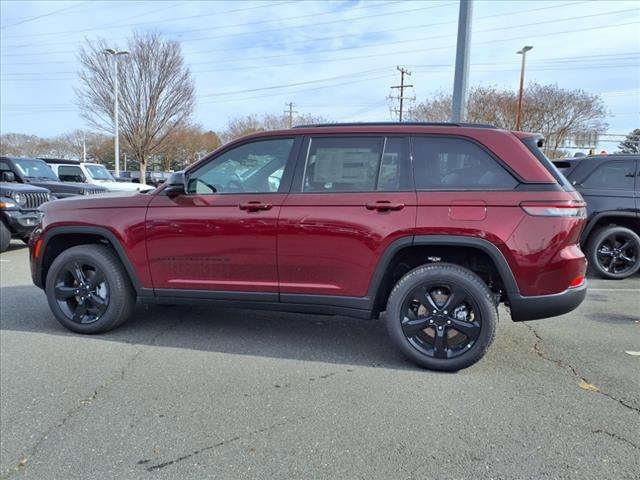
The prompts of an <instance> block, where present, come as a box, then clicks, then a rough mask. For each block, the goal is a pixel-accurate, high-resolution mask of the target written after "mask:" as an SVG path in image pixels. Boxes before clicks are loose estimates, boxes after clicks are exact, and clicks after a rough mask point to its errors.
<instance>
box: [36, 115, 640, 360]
mask: <svg viewBox="0 0 640 480" xmlns="http://www.w3.org/2000/svg"><path fill="white" fill-rule="evenodd" d="M541 146H542V139H541V138H540V137H539V136H537V135H533V134H526V133H521V132H509V131H504V130H499V129H497V128H495V127H492V126H489V125H476V124H426V123H418V124H411V123H406V124H384V123H380V124H331V125H315V126H306V127H298V128H293V129H289V130H282V131H276V132H263V133H258V134H254V135H250V136H248V137H245V138H242V139H239V140H237V141H234V142H232V143H229V144H227V145H224V146H223V147H221V148H220V149H218V150H216V151H215V152H213V153H211V154H210V155H208V156H207V157H205V158H204V159H202V160H201V161H199V162H198V163H196V164H194V165H192V166H190V167H189V168H188V169H187V170H186V171H184V172H177V173H175V174H173V175H172V176H171V177H170V178H169V179H168V180H167V181H166V182H165V183H164V184H163V185H162V186H160V187H159V188H157V189H155V190H153V191H150V192H146V193H145V192H140V193H137V194H136V193H133V194H128V195H108V196H106V195H90V196H89V197H88V198H78V197H76V198H71V199H66V200H61V201H56V202H48V203H45V204H44V205H41V207H40V209H41V210H42V211H43V212H44V214H45V215H44V217H43V218H42V219H41V221H40V222H39V223H38V225H37V226H36V228H35V230H34V231H33V233H32V234H31V237H30V240H29V255H30V262H31V274H32V278H33V282H34V283H35V285H37V286H38V287H40V288H42V289H43V290H44V291H45V292H46V296H47V300H48V303H49V306H50V308H51V310H52V312H53V314H54V316H55V317H56V318H57V320H58V321H59V322H60V323H61V324H62V325H64V326H65V327H67V328H69V329H71V330H73V331H76V332H80V333H102V332H106V331H109V330H111V329H113V328H116V327H118V326H119V325H121V324H123V323H124V322H125V321H126V320H127V318H128V317H129V316H130V315H131V313H132V311H133V308H134V306H135V303H136V300H140V301H142V302H144V303H160V304H177V303H181V302H188V303H191V302H194V301H199V300H206V301H210V302H214V304H216V305H222V306H238V307H242V308H253V309H268V310H283V311H291V312H306V313H322V314H341V315H347V316H352V317H357V318H364V319H373V318H377V317H378V316H379V315H380V314H381V313H382V312H386V313H385V322H386V324H387V328H388V331H389V336H390V338H391V340H392V342H393V344H394V345H395V346H396V347H397V348H398V349H399V350H400V352H402V353H403V354H404V355H405V356H406V357H407V358H408V359H410V360H411V361H413V362H414V363H416V364H418V365H420V366H423V367H426V368H432V369H437V370H458V369H460V368H465V367H467V366H469V365H471V364H473V363H475V362H476V361H478V360H479V359H480V358H481V357H482V356H483V355H484V354H485V352H486V350H487V349H488V347H489V345H490V344H491V342H492V340H493V337H494V334H495V331H496V322H497V317H498V305H499V304H500V303H504V304H505V305H506V306H507V307H508V308H509V309H510V313H511V319H512V320H514V321H524V320H535V319H539V318H547V317H553V316H557V315H561V314H564V313H567V312H569V311H571V310H573V309H575V308H577V307H578V305H580V303H581V302H582V301H583V299H584V297H585V294H586V269H587V259H586V257H585V255H584V253H583V250H584V251H586V252H587V253H588V256H589V258H590V261H591V263H592V265H593V266H594V268H595V271H596V272H597V273H598V274H600V275H602V276H605V277H607V278H624V277H625V276H628V275H631V274H633V273H635V272H636V271H637V270H638V268H640V237H638V233H640V215H639V211H640V208H639V207H640V205H639V204H638V202H639V201H640V199H639V198H638V189H639V188H640V185H639V184H638V177H639V170H638V169H639V165H638V157H637V156H607V157H598V158H595V157H593V158H591V157H586V158H583V159H580V160H572V161H567V162H566V164H564V163H557V164H556V165H554V164H553V163H552V162H551V161H549V160H548V159H547V158H546V157H545V156H544V155H543V153H542V151H541V149H540V147H541ZM559 168H561V169H563V170H564V172H565V175H563V174H562V173H560V171H559ZM581 193H582V194H581ZM585 200H586V202H585ZM581 246H582V249H581V248H580V247H581Z"/></svg>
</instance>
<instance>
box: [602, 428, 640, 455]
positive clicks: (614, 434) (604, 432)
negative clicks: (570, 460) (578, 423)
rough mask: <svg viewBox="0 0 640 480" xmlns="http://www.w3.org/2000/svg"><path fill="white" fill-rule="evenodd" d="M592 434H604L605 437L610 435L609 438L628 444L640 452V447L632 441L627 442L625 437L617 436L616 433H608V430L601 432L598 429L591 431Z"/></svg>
mask: <svg viewBox="0 0 640 480" xmlns="http://www.w3.org/2000/svg"><path fill="white" fill-rule="evenodd" d="M591 433H595V434H598V433H603V434H605V435H608V436H609V437H611V438H613V439H615V440H618V441H620V442H623V443H626V444H627V445H631V446H632V447H633V448H635V449H636V450H640V446H638V445H636V444H635V443H633V442H632V441H630V440H627V439H626V438H624V437H621V436H620V435H618V434H616V433H612V432H607V431H606V430H601V429H597V430H591Z"/></svg>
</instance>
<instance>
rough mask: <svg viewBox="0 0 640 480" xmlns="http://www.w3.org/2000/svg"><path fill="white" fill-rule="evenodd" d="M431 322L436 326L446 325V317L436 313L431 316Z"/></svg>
mask: <svg viewBox="0 0 640 480" xmlns="http://www.w3.org/2000/svg"><path fill="white" fill-rule="evenodd" d="M433 320H434V322H435V324H436V325H439V326H440V325H446V324H447V320H448V318H447V316H446V315H444V314H442V313H437V314H435V315H434V316H433Z"/></svg>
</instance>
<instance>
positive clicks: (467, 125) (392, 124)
mask: <svg viewBox="0 0 640 480" xmlns="http://www.w3.org/2000/svg"><path fill="white" fill-rule="evenodd" d="M403 125H406V126H411V127H463V128H493V129H497V128H498V127H496V126H495V125H490V124H488V123H453V122H350V123H316V124H311V125H296V126H295V127H293V128H320V127H322V128H324V127H399V126H403Z"/></svg>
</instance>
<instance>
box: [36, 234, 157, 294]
mask: <svg viewBox="0 0 640 480" xmlns="http://www.w3.org/2000/svg"><path fill="white" fill-rule="evenodd" d="M73 233H76V234H77V233H86V234H90V235H97V236H100V237H103V238H105V239H106V240H107V241H108V242H109V243H110V244H111V245H112V246H113V248H114V250H115V251H116V253H117V254H118V258H119V259H120V261H121V262H122V265H124V268H125V270H126V271H127V274H128V275H129V279H130V280H131V284H132V285H133V287H134V289H135V290H136V294H137V295H138V296H139V297H153V296H154V294H153V289H151V288H144V287H142V285H141V284H140V280H139V279H138V275H137V274H136V271H135V269H134V268H133V265H132V264H131V261H130V260H129V257H128V256H127V253H126V251H125V249H124V247H123V246H122V244H121V243H120V240H118V238H117V237H116V236H115V235H114V234H113V232H111V231H109V230H108V229H107V228H105V227H65V226H62V227H53V228H51V229H50V230H47V231H46V232H45V234H44V235H43V236H42V251H43V252H45V254H46V251H47V243H49V241H50V240H51V239H52V238H54V237H57V236H59V235H67V234H73ZM43 258H44V255H41V256H40V258H38V260H37V264H36V275H35V278H39V279H41V278H42V259H43ZM38 286H39V287H41V288H43V286H41V285H38Z"/></svg>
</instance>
